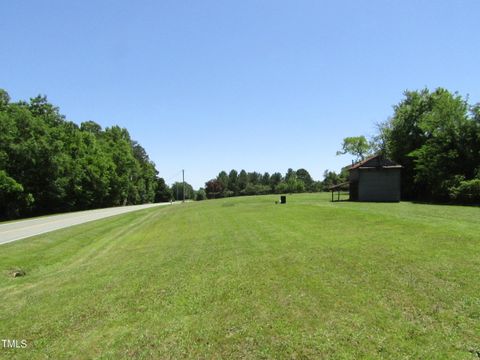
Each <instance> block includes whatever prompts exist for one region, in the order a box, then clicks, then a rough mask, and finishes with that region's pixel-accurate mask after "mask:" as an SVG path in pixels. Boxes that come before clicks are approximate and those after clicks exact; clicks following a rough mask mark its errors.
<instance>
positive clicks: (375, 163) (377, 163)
mask: <svg viewBox="0 0 480 360" xmlns="http://www.w3.org/2000/svg"><path fill="white" fill-rule="evenodd" d="M375 168H383V169H401V168H402V165H399V164H397V163H395V162H393V161H392V160H389V159H387V158H386V157H384V156H382V155H380V154H379V155H373V156H370V157H368V158H366V159H364V160H362V161H360V162H358V163H356V164H353V165H350V166H348V167H347V170H348V171H350V170H354V169H359V170H360V169H375Z"/></svg>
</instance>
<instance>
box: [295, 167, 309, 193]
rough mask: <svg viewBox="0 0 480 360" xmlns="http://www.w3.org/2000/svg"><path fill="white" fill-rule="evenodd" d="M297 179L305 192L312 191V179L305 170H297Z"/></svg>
mask: <svg viewBox="0 0 480 360" xmlns="http://www.w3.org/2000/svg"><path fill="white" fill-rule="evenodd" d="M296 174H297V179H298V180H300V181H302V182H303V184H304V185H305V190H306V191H312V190H313V178H312V177H311V176H310V173H309V172H308V171H307V170H305V169H298V170H297V171H296Z"/></svg>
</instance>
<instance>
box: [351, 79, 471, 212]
mask: <svg viewBox="0 0 480 360" xmlns="http://www.w3.org/2000/svg"><path fill="white" fill-rule="evenodd" d="M378 128H379V132H378V134H377V135H376V136H375V137H374V140H375V141H374V142H375V143H374V144H372V145H373V146H371V148H370V150H371V149H372V148H373V149H376V151H377V152H380V153H384V154H385V155H386V156H387V157H389V158H390V159H392V160H394V161H396V162H397V163H399V164H400V165H402V166H403V169H402V196H403V198H405V199H411V200H426V201H456V202H462V203H480V185H479V184H480V105H479V104H477V105H474V106H472V105H469V104H468V102H467V100H465V99H463V98H462V97H461V96H460V95H458V94H457V93H453V94H452V93H451V92H449V91H447V90H445V89H442V88H438V89H436V90H435V91H433V92H431V91H429V90H428V89H423V90H421V91H406V92H405V93H404V99H403V100H402V101H401V102H400V103H399V104H398V105H395V106H394V114H393V116H392V117H391V118H390V119H389V120H388V121H386V122H384V123H381V124H379V126H378ZM347 139H358V138H347ZM347 139H346V140H347ZM347 144H351V141H350V142H347ZM365 144H366V143H365V142H364V143H363V145H365ZM343 147H344V150H345V152H348V153H350V154H354V151H353V150H352V147H350V148H347V149H345V142H344V146H343ZM363 150H365V151H369V149H368V147H365V148H363ZM355 155H357V156H358V157H361V156H359V154H358V153H356V154H355Z"/></svg>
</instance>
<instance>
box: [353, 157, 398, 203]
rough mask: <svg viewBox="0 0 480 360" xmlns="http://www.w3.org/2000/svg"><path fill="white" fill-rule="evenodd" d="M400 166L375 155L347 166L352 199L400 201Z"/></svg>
mask: <svg viewBox="0 0 480 360" xmlns="http://www.w3.org/2000/svg"><path fill="white" fill-rule="evenodd" d="M401 170H402V166H401V165H399V164H396V163H395V162H393V161H391V160H389V159H387V158H385V157H384V156H382V155H375V156H372V157H369V158H367V159H365V160H363V161H360V162H358V163H356V164H353V165H351V166H350V167H348V171H349V193H350V200H353V201H379V202H380V201H385V202H388V201H391V202H394V201H400V185H401Z"/></svg>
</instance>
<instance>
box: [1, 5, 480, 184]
mask: <svg viewBox="0 0 480 360" xmlns="http://www.w3.org/2000/svg"><path fill="white" fill-rule="evenodd" d="M0 14H1V17H0V36H1V39H2V45H1V47H0V49H1V50H0V87H1V88H4V89H6V90H7V91H8V92H9V93H10V96H11V97H12V99H13V100H20V99H28V98H30V97H33V96H35V95H37V94H46V95H47V96H48V98H49V100H50V101H51V102H52V103H54V104H55V105H57V106H59V107H60V110H61V112H62V113H63V114H65V115H66V117H67V118H68V119H69V120H72V121H75V122H77V123H80V122H82V121H85V120H94V121H96V122H98V123H99V124H101V125H102V126H104V127H106V126H111V125H114V124H118V125H121V126H123V127H126V128H128V130H129V131H130V133H131V135H132V138H134V139H135V140H137V141H139V142H140V143H141V144H142V145H143V146H144V147H145V149H146V150H147V152H148V153H149V155H150V157H151V159H152V160H153V161H154V162H155V163H156V165H157V169H158V170H159V171H160V175H161V176H163V177H165V178H166V179H167V181H168V182H171V181H174V180H179V179H180V175H179V170H181V169H182V168H185V170H186V179H187V181H188V182H190V183H191V184H192V185H193V186H194V187H195V188H197V187H199V186H203V184H204V182H205V181H207V180H208V179H210V178H212V177H215V176H216V174H217V173H218V172H219V171H220V170H222V169H225V170H227V171H229V170H230V169H232V168H235V169H238V170H240V169H246V170H247V171H254V170H256V171H269V172H270V173H272V172H274V171H281V172H282V173H285V172H286V170H287V169H288V168H289V167H291V168H293V169H298V168H301V167H303V168H306V169H307V170H308V171H310V173H311V174H312V176H313V177H314V178H316V179H321V177H322V173H323V171H324V170H325V169H333V170H339V169H340V168H341V167H342V166H343V165H345V164H348V163H349V162H350V161H351V158H349V157H348V156H336V155H335V152H336V151H337V150H338V149H339V148H340V144H341V141H342V139H343V138H344V137H346V136H356V135H361V134H364V135H366V136H369V135H372V134H374V133H375V126H374V125H375V123H376V122H380V121H383V120H385V119H387V118H388V117H389V116H390V115H391V114H392V105H394V104H396V103H398V102H399V101H400V100H401V99H402V93H403V91H404V90H406V89H412V90H413V89H421V88H423V87H428V88H432V89H433V88H435V87H438V86H442V87H445V88H447V89H449V90H451V91H458V92H459V93H460V94H462V95H465V96H466V95H467V94H469V96H470V102H472V103H474V102H478V101H480V82H479V72H478V69H479V64H480V47H479V46H478V42H479V38H480V25H479V24H478V14H480V2H479V1H478V0H472V1H460V0H455V1H433V0H432V1H421V0H416V1H405V0H403V1H400V0H398V1H388V0H383V1H358V0H355V1H353V0H352V1H329V2H327V1H319V0H317V1H303V0H296V1H279V0H276V1H273V0H265V1H262V0H256V1H252V0H242V1H198V0H196V1H186V0H185V1H179V0H172V1H119V0H116V1H106V0H102V1H85V0H84V1H76V2H74V1H54V0H49V1H2V2H1V4H0Z"/></svg>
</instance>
